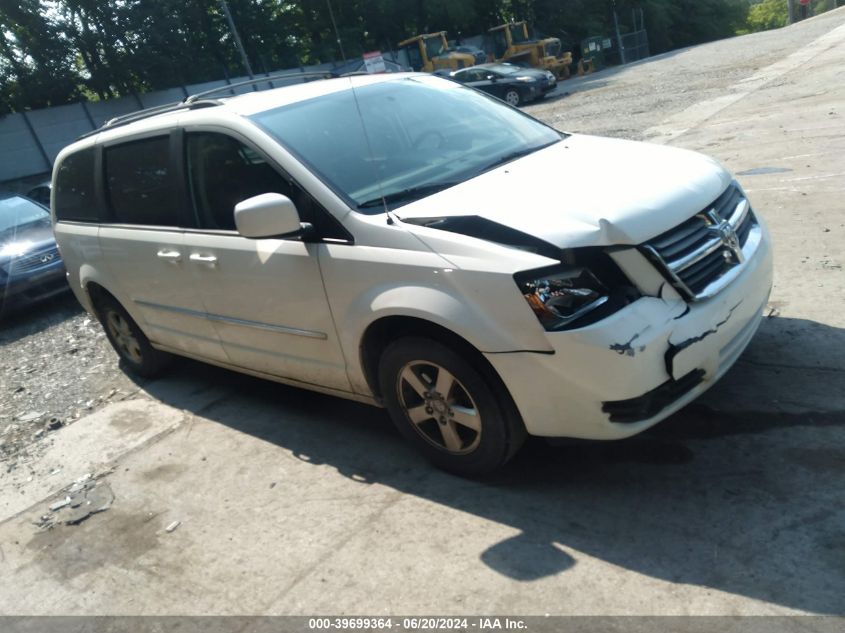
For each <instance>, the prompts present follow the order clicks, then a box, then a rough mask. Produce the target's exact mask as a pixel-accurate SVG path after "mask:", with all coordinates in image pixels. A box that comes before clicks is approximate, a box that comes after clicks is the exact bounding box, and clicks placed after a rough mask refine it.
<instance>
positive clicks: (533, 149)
mask: <svg viewBox="0 0 845 633" xmlns="http://www.w3.org/2000/svg"><path fill="white" fill-rule="evenodd" d="M559 142H560V139H555V140H553V141H550V142H549V143H544V144H543V145H537V146H535V147H526V148H523V149H519V150H516V151H515V152H511V153H510V154H505V155H504V156H500V157H499V158H497V159H496V160H494V161H493V162H492V163H488V164H486V165H485V166H484V167H482V168H481V169H480V170H478V173H479V174H483V173H484V172H486V171H490V170H491V169H493V168H495V167H499V166H501V165H504V164H505V163H509V162H511V161H513V160H516V159H517V158H522V157H523V156H528V155H529V154H533V153H534V152H539V151H540V150H541V149H546V148H547V147H549V146H551V145H554V144H555V143H559Z"/></svg>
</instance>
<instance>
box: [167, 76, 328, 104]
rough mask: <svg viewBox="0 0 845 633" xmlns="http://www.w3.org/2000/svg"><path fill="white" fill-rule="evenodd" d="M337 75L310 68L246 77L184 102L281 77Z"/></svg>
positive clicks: (302, 77)
mask: <svg viewBox="0 0 845 633" xmlns="http://www.w3.org/2000/svg"><path fill="white" fill-rule="evenodd" d="M337 76H338V75H337V73H335V72H334V71H333V70H312V71H309V72H292V73H284V74H281V75H269V76H267V77H255V78H253V79H247V80H246V81H239V82H238V83H236V84H227V85H225V86H218V87H217V88H212V89H211V90H205V91H203V92H198V93H197V94H195V95H191V96H190V97H188V98H187V99H185V101H184V103H194V102H195V101H197V100H198V99H203V98H205V97H207V96H209V95H213V94H215V93H218V92H226V91H227V90H231V89H232V88H240V87H241V86H250V85H255V84H263V83H270V82H273V81H277V80H281V79H312V78H314V77H319V78H322V79H328V78H332V77H337Z"/></svg>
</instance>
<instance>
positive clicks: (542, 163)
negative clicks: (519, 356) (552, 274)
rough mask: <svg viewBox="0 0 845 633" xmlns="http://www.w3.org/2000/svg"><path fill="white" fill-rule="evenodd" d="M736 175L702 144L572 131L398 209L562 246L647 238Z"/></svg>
mask: <svg viewBox="0 0 845 633" xmlns="http://www.w3.org/2000/svg"><path fill="white" fill-rule="evenodd" d="M730 182H731V176H730V175H729V174H728V173H727V171H725V169H724V168H722V167H721V166H720V165H719V163H717V162H716V161H715V160H713V159H712V158H709V157H707V156H704V155H702V154H698V153H695V152H691V151H687V150H681V149H677V148H670V147H665V146H662V145H653V144H648V143H638V142H634V141H623V140H617V139H609V138H601V137H593V136H582V135H572V136H569V137H567V138H564V139H563V140H562V141H560V142H559V143H555V144H554V145H551V146H550V147H547V148H545V149H542V150H540V151H537V152H534V153H533V154H530V155H528V156H526V157H524V158H521V159H519V160H516V161H513V162H511V163H507V164H506V165H503V166H501V167H498V168H496V169H494V170H492V171H489V172H486V173H484V174H482V175H480V176H478V177H476V178H473V179H471V180H468V181H466V182H463V183H461V184H459V185H456V186H454V187H451V188H449V189H446V190H444V191H441V192H439V193H437V194H434V195H432V196H429V197H427V198H424V199H422V200H418V201H415V202H413V203H410V204H407V205H405V206H402V207H400V208H398V209H396V210H395V211H394V214H395V215H396V216H398V217H399V218H400V219H401V220H407V221H409V222H412V223H414V224H420V223H421V220H424V219H425V218H444V217H456V216H480V217H482V218H485V219H486V220H490V221H492V222H496V223H498V224H502V225H504V226H507V227H510V228H512V229H515V230H517V231H521V232H523V233H527V234H529V235H533V236H535V237H537V238H540V239H542V240H544V241H546V242H548V243H550V244H554V245H555V246H558V247H560V248H572V247H578V246H609V245H615V244H620V245H621V244H640V243H642V242H644V241H646V240H648V239H650V238H652V237H655V236H656V235H659V234H661V233H663V232H664V231H667V230H669V229H670V228H672V227H673V226H676V225H677V224H679V223H681V222H682V221H684V220H686V219H687V218H690V217H692V216H693V215H695V214H696V213H698V212H700V211H702V210H703V209H704V208H705V207H706V206H707V205H708V204H710V203H711V202H713V201H714V200H715V199H716V198H717V197H718V196H719V195H720V194H721V193H722V192H723V191H724V190H725V189H726V188H727V187H728V185H729V184H730Z"/></svg>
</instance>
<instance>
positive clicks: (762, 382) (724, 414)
mask: <svg viewBox="0 0 845 633" xmlns="http://www.w3.org/2000/svg"><path fill="white" fill-rule="evenodd" d="M825 20H826V21H825V22H822V21H820V18H817V19H816V21H812V20H811V21H809V26H805V27H804V28H806V29H808V31H807V32H810V29H812V33H813V35H814V37H813V38H812V39H810V38H804V39H805V42H804V45H803V46H814V47H815V48H813V49H812V50H813V54H812V55H809V56H806V57H799V58H793V60H792V61H793V62H796V61H797V62H798V66H797V67H796V66H790V65H789V64H782V65H781V66H780V67H778V68H775V69H774V70H775V71H777V72H773V71H772V69H771V68H770V67H768V66H765V67H761V68H757V69H753V70H752V71H750V72H749V73H747V74H746V77H753V76H754V74H755V73H758V72H768V73H769V75H768V80H767V81H765V82H760V81H758V82H757V83H756V84H754V85H751V86H749V84H751V83H753V82H746V83H745V84H742V85H741V84H740V83H739V82H737V83H736V84H732V85H731V86H729V87H728V88H729V93H730V94H740V93H741V97H740V98H737V99H733V100H728V99H726V100H725V101H724V103H723V105H724V107H723V108H721V109H719V108H716V107H714V106H713V104H712V103H711V100H712V98H714V97H713V95H712V94H709V93H708V94H703V93H702V94H703V99H702V100H701V102H702V104H703V105H700V107H696V103H686V102H684V103H680V104H679V106H681V107H679V108H678V109H676V110H675V111H673V112H668V113H666V114H665V116H664V117H663V118H662V119H661V120H657V121H652V122H651V123H649V125H648V126H647V127H644V128H643V130H650V129H652V128H655V127H657V126H659V125H661V124H662V122H663V121H665V122H667V123H666V124H667V125H669V124H671V126H672V130H673V131H678V130H683V131H682V133H677V134H675V133H673V134H671V135H667V134H665V132H662V131H659V130H658V131H655V130H652V131H651V132H649V134H655V135H656V136H660V138H659V139H658V140H662V141H663V142H668V143H671V144H673V145H676V146H680V147H688V148H691V149H697V150H703V151H706V152H707V153H709V154H711V155H714V156H716V157H717V158H719V159H721V160H722V161H724V162H725V163H726V164H727V165H728V167H729V168H731V169H732V170H733V171H735V172H736V173H738V178H739V180H740V181H741V182H742V184H743V185H744V186H745V187H746V188H747V190H748V192H749V195H750V196H751V198H752V201H753V203H754V204H755V207H756V208H757V209H758V210H760V211H761V212H762V213H763V215H764V216H765V218H766V219H767V220H768V222H769V225H770V228H771V230H772V233H773V236H774V243H775V248H776V280H775V288H774V290H773V294H772V297H771V302H770V305H769V309H768V314H770V316H769V318H766V319H764V321H763V325H762V327H761V330H760V332H759V334H758V335H757V337H756V338H755V340H754V341H753V342H752V344H751V346H750V348H749V350H748V351H747V352H746V353H745V355H744V356H743V358H742V359H741V360H740V362H739V363H738V364H737V366H736V367H735V368H734V369H733V370H732V371H731V372H729V374H728V375H727V376H726V377H725V378H724V379H723V380H722V382H721V383H720V384H719V385H717V386H716V387H715V388H714V389H713V390H711V392H709V393H708V394H707V395H706V396H705V397H704V398H703V399H701V400H700V401H699V402H698V403H695V404H693V405H691V406H690V407H687V408H686V409H684V410H683V411H681V412H679V413H678V414H676V415H675V416H673V417H672V418H671V419H670V420H668V421H667V422H666V423H664V424H662V425H660V426H658V427H657V428H656V429H654V430H652V431H651V432H649V433H647V434H645V435H643V436H640V437H637V438H633V439H631V440H628V441H624V442H617V443H573V444H569V445H566V446H558V447H550V446H547V445H545V444H543V443H541V442H532V443H530V444H529V445H528V446H527V447H526V449H525V450H524V451H523V452H521V453H520V454H519V455H518V456H517V458H516V459H515V461H514V462H513V463H512V464H511V465H509V466H508V467H507V468H506V469H505V470H504V471H503V472H502V473H500V474H499V475H497V476H496V477H495V478H494V479H491V480H487V481H483V482H473V481H467V480H462V479H458V478H455V477H452V476H450V475H446V474H444V473H441V472H438V471H436V470H434V469H432V468H431V467H429V466H428V465H426V464H425V463H424V462H423V461H422V460H421V458H420V457H418V456H417V455H416V454H415V453H414V452H413V451H412V450H411V449H410V448H408V447H406V446H405V445H404V444H403V443H402V442H401V440H400V439H399V437H398V436H397V435H396V433H394V431H393V430H392V427H391V426H390V423H389V421H388V420H387V417H386V415H385V414H384V413H383V412H382V411H380V410H378V409H373V408H369V407H366V406H364V405H359V404H355V403H351V402H346V401H342V400H337V399H333V398H328V397H325V396H321V395H317V394H312V393H308V392H303V391H299V390H296V389H292V388H287V387H282V386H279V385H276V384H272V383H267V382H262V381H258V380H254V379H251V378H247V377H245V376H239V375H235V374H232V373H229V372H225V371H222V370H218V369H214V368H210V367H204V366H200V365H197V364H194V363H191V362H187V361H186V362H183V363H180V364H178V365H177V366H176V367H175V368H174V370H173V371H172V372H171V376H170V377H169V378H167V379H163V380H159V381H156V382H153V383H149V384H147V385H145V386H144V390H143V391H142V392H140V393H139V394H138V395H137V397H136V398H135V399H136V400H138V401H140V402H139V403H137V404H133V402H134V401H133V400H129V401H127V402H124V403H121V404H120V405H109V406H108V407H106V408H104V409H102V410H101V411H100V412H99V415H100V416H103V417H100V418H97V417H94V416H89V417H87V418H83V419H81V420H79V421H77V422H76V423H74V424H73V425H71V426H70V427H68V428H65V429H60V430H58V431H56V432H55V445H54V447H53V449H54V450H56V451H59V452H58V453H56V454H60V455H65V456H67V457H66V459H67V463H68V466H67V467H66V468H64V469H62V470H61V472H59V473H57V474H56V475H55V477H57V478H58V479H57V482H56V483H55V484H53V487H52V490H53V491H54V492H55V493H56V494H55V495H54V496H47V495H46V494H44V492H43V490H41V489H39V490H38V491H35V492H24V493H23V494H24V495H26V494H31V495H32V497H29V498H27V504H23V503H21V507H23V506H25V509H23V510H21V511H19V512H17V513H11V512H10V513H9V514H11V516H8V517H7V518H5V520H3V521H2V522H0V570H2V577H3V578H4V583H3V587H2V589H0V613H3V614H10V613H16V614H21V613H38V614H56V613H72V614H103V613H107V614H137V613H144V614H164V613H167V614H199V613H221V614H233V613H244V614H276V613H278V614H315V613H333V614H338V613H344V614H353V613H357V614H373V615H375V614H387V613H394V614H396V613H403V614H413V613H450V614H481V613H488V614H489V613H508V614H511V613H512V614H545V613H550V614H597V613H602V614H732V615H735V614H783V613H842V612H843V611H845V606H843V600H842V596H843V595H845V527H843V526H845V507H843V504H842V502H841V500H842V490H843V487H845V380H843V371H845V360H844V359H843V356H842V350H843V349H845V309H843V308H844V307H845V305H843V304H845V292H843V290H845V281H843V272H842V266H843V264H844V263H845V261H843V248H842V246H843V243H845V219H843V216H842V212H841V210H842V203H841V200H842V196H843V184H842V183H843V182H845V180H843V176H845V151H843V150H845V81H843V79H845V77H844V76H843V75H845V46H843V44H845V32H843V30H842V29H839V30H838V31H836V33H835V35H830V36H829V37H828V39H827V40H825V41H824V42H822V44H819V39H818V38H820V37H826V36H827V34H830V33H832V32H833V31H834V29H836V28H838V27H839V26H840V25H841V24H843V23H845V10H840V11H839V12H838V14H837V15H834V16H833V17H831V16H828V17H826V18H825ZM819 25H823V26H824V25H826V26H825V28H822V27H821V26H819ZM799 26H801V25H799ZM796 32H797V31H794V30H793V31H790V33H792V34H793V35H794V34H795V33H796ZM732 42H733V40H732V41H730V42H724V43H720V44H721V45H722V46H727V47H729V46H731V45H732ZM737 45H742V46H745V45H746V44H745V43H744V42H740V44H737ZM709 46H711V47H712V46H716V45H709ZM803 46H802V47H796V48H795V52H798V51H799V49H801V48H803ZM805 53H806V51H805ZM698 54H699V53H698V52H696V50H695V49H691V50H690V51H687V52H682V53H679V54H677V55H675V56H673V57H664V58H662V59H660V60H657V62H655V63H657V64H663V65H666V64H670V63H671V62H673V61H674V62H676V63H677V64H680V65H683V64H684V63H686V62H687V61H688V56H689V55H698ZM768 61H769V66H771V65H772V64H776V63H778V62H779V61H780V60H779V59H770V60H768ZM638 69H639V70H638ZM637 72H639V73H642V75H641V76H642V77H643V81H646V80H648V78H649V77H650V76H651V75H652V74H653V73H654V71H653V69H652V68H649V64H639V65H638V66H636V67H634V68H631V69H626V70H625V72H624V74H623V75H620V74H619V73H617V74H616V75H615V76H616V77H620V76H621V77H622V79H620V81H622V80H623V79H624V82H629V83H630V82H634V81H635V79H636V73H637ZM596 77H597V78H598V77H600V75H596ZM613 77H614V75H611V76H608V78H607V79H606V80H605V79H603V80H602V81H606V82H607V84H606V88H605V89H606V90H608V91H610V90H612V89H613V87H612V86H613V81H614V79H613ZM594 98H599V97H597V96H595V95H594V96H591V95H590V93H589V91H584V92H576V93H573V94H572V95H571V96H570V97H566V98H563V99H559V100H557V101H552V102H550V103H548V104H545V103H544V104H542V105H538V106H536V108H541V109H546V108H554V107H556V108H566V109H570V110H577V108H578V106H579V103H586V102H587V101H588V100H590V99H594ZM655 99H656V100H658V99H659V95H657V94H656V93H655ZM705 102H706V103H705ZM543 111H545V110H543ZM548 112H549V113H551V112H553V111H552V110H548ZM702 112H706V114H707V116H704V117H703V118H702ZM549 116H552V114H549ZM561 195H565V186H564V187H562V190H561ZM121 407H122V408H121ZM109 424H112V425H118V426H119V425H121V424H122V425H124V427H125V428H127V429H136V431H135V432H134V434H133V433H127V434H126V435H125V436H123V435H120V434H117V435H115V434H112V435H109V436H108V437H109V438H111V439H108V442H112V443H111V444H110V446H111V449H110V451H108V452H107V451H104V452H102V454H96V453H95V452H92V451H90V450H89V449H90V446H88V447H87V448H86V447H82V446H77V447H76V448H75V446H74V445H75V444H81V443H82V441H83V440H82V439H78V438H83V437H85V436H86V435H89V434H90V433H94V432H95V431H96V429H98V428H100V427H99V426H98V425H105V426H103V428H107V427H108V425H109ZM145 424H151V425H152V426H144V425H145ZM74 429H77V430H75V431H74V433H75V435H71V431H73V430H74ZM141 429H144V430H143V433H145V434H146V435H143V437H141V435H140V434H141V433H142V431H141ZM121 437H124V438H125V442H124V443H123V444H120V442H121V440H120V438H121ZM115 438H116V439H115ZM105 441H106V440H104V442H105ZM51 450H52V449H51ZM57 467H58V466H57ZM89 472H90V473H92V474H93V475H94V476H95V478H96V480H97V482H98V483H99V482H105V483H107V484H108V486H109V488H110V490H111V492H112V493H113V495H114V500H113V502H111V504H110V506H109V507H108V509H106V510H105V511H103V512H100V513H97V514H94V515H92V516H90V517H89V518H87V519H86V520H85V521H83V522H81V523H79V524H77V525H61V524H59V525H56V526H55V527H53V529H50V530H41V529H39V528H38V527H37V526H35V525H34V523H38V522H42V519H41V517H42V516H50V515H51V514H55V515H56V516H61V515H60V513H61V512H62V511H63V510H57V511H55V512H53V513H51V511H50V510H49V508H50V506H51V505H54V504H56V503H57V502H61V500H62V499H63V498H64V493H63V492H60V488H62V486H65V485H71V484H72V483H73V482H74V480H75V479H76V478H79V477H80V476H83V475H85V474H86V473H89ZM24 483H26V482H24ZM6 485H7V480H6V479H3V480H2V486H3V487H4V495H5V496H3V497H0V500H7V499H8V497H9V496H8V494H6V491H5V487H6ZM19 494H20V493H19ZM39 497H40V499H39ZM9 503H10V504H11V503H12V502H11V501H9ZM7 507H9V508H13V505H9V506H7ZM14 509H15V511H17V509H18V508H17V506H14Z"/></svg>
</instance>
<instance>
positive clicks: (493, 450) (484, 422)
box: [379, 338, 525, 475]
mask: <svg viewBox="0 0 845 633" xmlns="http://www.w3.org/2000/svg"><path fill="white" fill-rule="evenodd" d="M379 383H380V387H381V392H382V394H383V396H384V400H385V403H386V405H387V409H388V412H389V413H390V416H391V418H392V419H393V422H394V424H396V426H397V428H398V429H399V431H400V432H401V433H402V435H403V436H404V437H405V438H406V439H408V440H409V441H410V442H411V443H412V444H414V445H415V446H416V447H417V448H418V449H419V450H420V451H421V452H422V453H423V454H424V455H425V456H426V457H428V459H429V460H431V461H432V462H434V463H435V464H436V465H437V466H439V467H441V468H443V469H444V470H448V471H451V472H454V473H456V474H460V475H482V474H485V473H488V472H490V471H493V470H495V469H496V468H498V467H500V466H502V465H503V464H504V463H505V462H506V461H508V459H510V458H511V457H512V456H513V454H514V453H515V452H516V451H517V449H518V448H519V447H520V446H521V445H522V442H523V441H524V439H525V428H524V426H523V424H522V420H521V419H520V417H519V414H518V412H517V411H516V407H515V406H514V405H513V403H512V401H511V399H510V396H509V395H508V394H507V393H506V392H505V389H504V386H502V385H501V383H500V381H498V380H494V379H491V377H489V376H488V375H486V372H484V371H481V370H479V368H478V367H477V366H476V365H475V364H473V363H470V362H467V361H466V360H465V359H464V358H462V357H461V356H459V355H458V354H456V353H455V352H454V351H453V350H452V349H450V348H448V347H446V346H445V345H443V344H441V343H439V342H437V341H433V340H430V339H423V338H403V339H399V340H397V341H395V342H393V343H392V344H391V345H389V346H388V348H387V349H386V350H385V351H384V354H382V357H381V362H380V364H379Z"/></svg>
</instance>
